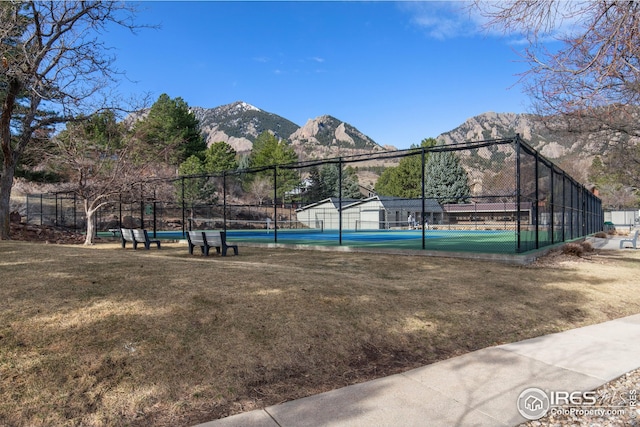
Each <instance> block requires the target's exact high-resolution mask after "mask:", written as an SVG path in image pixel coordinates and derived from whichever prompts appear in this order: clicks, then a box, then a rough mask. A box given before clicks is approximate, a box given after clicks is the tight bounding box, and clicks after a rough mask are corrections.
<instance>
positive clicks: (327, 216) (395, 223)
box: [296, 196, 443, 230]
mask: <svg viewBox="0 0 640 427" xmlns="http://www.w3.org/2000/svg"><path fill="white" fill-rule="evenodd" d="M422 207H423V202H422V199H404V198H400V197H384V196H372V197H367V198H365V199H358V200H353V199H349V200H347V199H343V200H342V209H340V206H339V200H338V199H336V198H328V199H324V200H321V201H319V202H316V203H312V204H310V205H307V206H303V207H301V208H299V209H297V210H296V214H297V219H298V221H300V222H302V223H303V224H305V225H306V226H307V227H309V228H325V229H338V228H340V212H341V211H342V229H343V230H381V229H390V228H403V227H408V226H409V224H408V222H407V219H408V217H409V214H411V216H412V218H414V219H415V222H416V223H418V224H420V223H422V221H423V219H422ZM424 210H425V219H427V221H428V222H429V223H439V222H441V221H442V212H443V210H442V207H441V206H440V204H439V203H438V202H437V201H436V200H434V199H425V200H424ZM412 225H413V224H412Z"/></svg>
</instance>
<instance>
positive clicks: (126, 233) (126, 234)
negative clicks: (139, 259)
mask: <svg viewBox="0 0 640 427" xmlns="http://www.w3.org/2000/svg"><path fill="white" fill-rule="evenodd" d="M120 233H121V235H122V238H123V239H124V240H126V241H127V242H133V233H132V230H131V229H130V228H121V229H120Z"/></svg>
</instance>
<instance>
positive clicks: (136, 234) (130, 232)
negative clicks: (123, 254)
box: [120, 228, 160, 250]
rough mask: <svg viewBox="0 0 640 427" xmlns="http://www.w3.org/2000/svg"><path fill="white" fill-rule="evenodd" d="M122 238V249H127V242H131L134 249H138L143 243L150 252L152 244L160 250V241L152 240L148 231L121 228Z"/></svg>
mask: <svg viewBox="0 0 640 427" xmlns="http://www.w3.org/2000/svg"><path fill="white" fill-rule="evenodd" d="M120 236H121V237H122V247H123V248H124V247H126V245H127V242H131V244H132V245H133V249H138V244H140V243H142V244H143V245H144V248H145V249H147V250H149V249H150V248H151V244H152V243H153V244H155V245H157V246H158V249H160V240H152V239H150V238H149V233H148V232H147V230H141V229H130V228H121V229H120Z"/></svg>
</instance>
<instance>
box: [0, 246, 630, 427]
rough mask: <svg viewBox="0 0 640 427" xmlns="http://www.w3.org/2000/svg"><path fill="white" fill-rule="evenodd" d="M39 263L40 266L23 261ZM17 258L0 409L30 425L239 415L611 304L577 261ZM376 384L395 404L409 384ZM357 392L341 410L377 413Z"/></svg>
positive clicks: (251, 252)
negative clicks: (594, 294)
mask: <svg viewBox="0 0 640 427" xmlns="http://www.w3.org/2000/svg"><path fill="white" fill-rule="evenodd" d="M16 247H17V248H18V250H15V248H16ZM27 256H28V257H29V259H31V258H33V259H34V260H38V262H39V263H36V264H31V265H28V264H20V263H22V262H24V260H25V257H27ZM0 259H1V261H0V265H2V271H1V272H0V276H1V277H0V281H2V283H8V285H6V286H3V287H2V288H1V289H0V296H1V297H2V298H3V300H4V301H7V303H6V305H5V309H4V310H3V311H2V314H1V318H0V322H1V323H0V325H2V326H1V328H2V331H1V335H2V344H3V346H2V349H1V350H0V351H1V354H0V360H2V365H1V368H0V369H2V373H3V375H2V378H3V380H2V382H3V384H2V387H1V388H2V389H3V390H11V392H8V391H7V392H5V393H2V394H3V396H1V397H2V399H0V400H3V401H4V402H5V403H3V404H2V405H0V419H1V420H3V421H4V422H6V423H7V424H12V425H46V424H49V425H50V424H59V423H63V422H66V421H68V420H73V421H72V422H76V423H83V424H85V425H99V424H100V423H101V422H102V423H107V424H110V425H170V424H174V425H175V424H176V422H177V423H178V424H181V425H189V424H195V423H197V422H204V421H208V420H211V419H216V418H221V417H224V416H227V415H231V414H234V413H239V412H244V411H247V410H250V409H254V408H260V407H264V406H268V405H273V404H275V403H279V402H283V401H288V400H292V399H297V398H301V397H304V396H310V395H315V394H317V393H320V392H323V391H328V390H331V389H335V388H340V387H343V386H346V385H351V384H355V383H362V382H364V381H367V380H372V379H375V378H381V377H385V376H388V375H393V374H398V373H402V372H406V371H407V370H410V369H413V368H417V367H420V366H423V365H428V364H431V363H434V362H437V361H441V360H445V359H448V358H451V357H453V356H459V355H463V354H466V353H468V352H470V351H474V350H478V349H481V348H485V347H490V346H494V345H497V344H502V343H508V342H513V341H519V340H522V339H526V338H530V337H535V336H539V335H544V334H547V333H552V332H556V331H558V330H562V329H566V328H571V327H575V326H578V325H582V324H584V323H589V322H590V317H589V316H590V313H591V310H594V306H593V301H592V300H591V299H590V298H588V297H586V296H585V295H584V294H583V293H582V292H581V291H580V290H579V289H578V288H577V287H575V286H566V287H563V284H565V283H566V284H575V283H576V281H578V282H580V283H581V284H582V285H584V286H596V285H602V284H606V282H607V280H608V279H607V278H605V277H597V276H585V275H580V274H579V273H578V275H576V271H572V270H567V269H559V268H557V269H556V268H551V269H544V270H542V271H541V270H540V269H530V268H522V267H515V266H506V265H500V264H495V263H489V262H478V261H467V260H454V259H432V258H426V257H411V256H390V255H378V254H370V253H366V254H356V253H349V254H344V253H335V252H306V251H301V252H296V251H291V250H268V249H258V248H243V247H240V256H238V257H233V256H229V257H225V258H223V257H217V256H212V257H208V258H207V257H203V256H200V255H194V256H189V255H188V254H187V249H186V246H184V247H182V246H178V245H175V246H171V245H167V247H166V248H163V249H161V250H160V251H156V250H151V251H141V250H138V251H133V250H131V249H127V250H122V249H120V248H117V246H116V245H114V247H112V248H109V249H91V248H83V247H68V246H61V247H58V246H46V245H33V244H24V243H17V242H12V243H4V242H3V243H2V244H0ZM625 260H626V259H625ZM45 261H46V262H45ZM33 265H47V267H46V268H39V267H38V268H30V267H31V266H33ZM619 298H620V299H625V298H628V301H632V300H633V301H636V302H637V300H638V299H639V298H640V297H637V296H633V297H632V296H628V295H620V296H619ZM633 298H635V299H633ZM501 357H503V359H501V360H502V362H503V363H504V364H508V363H510V362H509V361H510V359H509V357H507V356H506V355H505V356H501ZM9 373H10V374H9ZM5 374H7V375H5ZM486 375H488V376H490V375H491V374H490V372H487V373H486ZM533 376H534V375H533V374H532V377H533ZM360 387H365V385H362V386H360ZM368 387H371V389H370V390H369V394H370V395H371V398H373V399H374V401H375V399H376V398H377V399H380V401H383V400H384V396H385V394H386V393H389V392H393V387H395V386H394V385H393V383H392V382H389V381H388V380H386V379H382V380H379V381H377V382H374V383H373V384H371V385H369V386H368ZM467 391H468V393H469V396H468V398H469V399H470V402H476V401H477V400H478V399H477V396H474V395H473V393H475V391H474V389H469V390H467ZM338 396H340V395H338ZM331 399H334V398H333V397H332V398H331ZM352 399H353V400H352V402H353V404H352V405H347V407H346V408H345V406H344V405H343V407H342V409H341V410H340V411H339V412H336V411H334V415H335V417H338V418H339V419H343V420H348V419H351V418H352V417H355V416H360V415H361V414H362V413H363V412H366V411H369V410H371V408H370V407H369V405H370V401H366V402H364V401H360V400H359V399H360V397H358V396H355V397H353V398H352ZM407 399H409V397H407ZM339 400H340V399H338V401H339ZM345 402H346V401H345ZM334 403H335V402H334ZM468 406H469V407H472V408H473V407H474V406H473V405H468ZM310 410H311V409H310ZM328 413H330V412H328ZM372 413H373V412H372ZM300 414H301V415H304V411H302V412H301V413H300ZM464 416H465V414H464V413H457V415H455V417H464ZM302 418H304V416H303V417H302ZM456 419H463V418H456ZM176 420H178V421H176Z"/></svg>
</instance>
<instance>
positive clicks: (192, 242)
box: [187, 231, 238, 256]
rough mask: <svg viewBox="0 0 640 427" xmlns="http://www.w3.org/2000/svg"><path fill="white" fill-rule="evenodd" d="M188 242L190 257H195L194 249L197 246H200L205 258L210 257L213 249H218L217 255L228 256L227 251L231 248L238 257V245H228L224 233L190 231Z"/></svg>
mask: <svg viewBox="0 0 640 427" xmlns="http://www.w3.org/2000/svg"><path fill="white" fill-rule="evenodd" d="M187 242H188V243H189V254H190V255H193V248H195V247H196V246H200V249H201V250H202V253H203V254H204V255H205V256H209V250H210V249H211V248H216V252H217V253H221V252H222V256H227V249H229V248H231V249H233V253H234V255H238V245H230V244H228V243H227V239H226V233H225V232H224V231H188V232H187Z"/></svg>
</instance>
